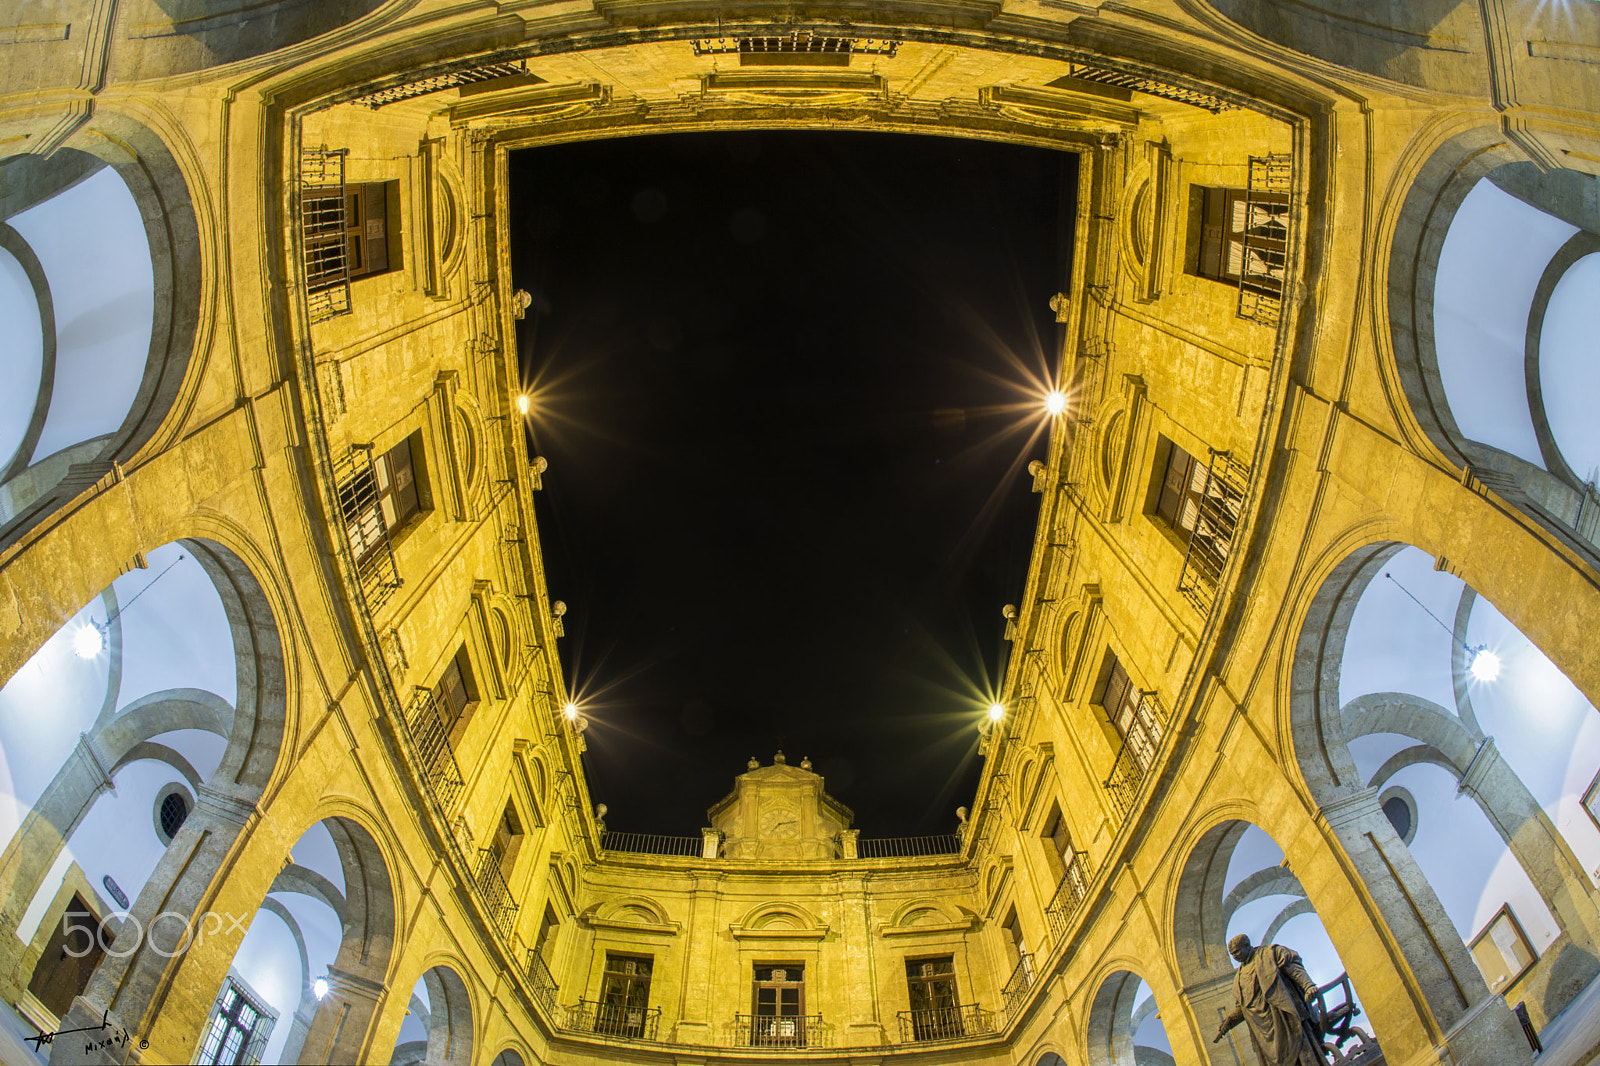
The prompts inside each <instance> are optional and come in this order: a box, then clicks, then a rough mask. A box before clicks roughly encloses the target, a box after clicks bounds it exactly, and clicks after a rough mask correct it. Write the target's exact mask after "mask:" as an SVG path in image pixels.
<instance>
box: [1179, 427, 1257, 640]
mask: <svg viewBox="0 0 1600 1066" xmlns="http://www.w3.org/2000/svg"><path fill="white" fill-rule="evenodd" d="M1249 481H1250V474H1249V471H1248V469H1246V468H1245V467H1244V466H1243V465H1241V464H1239V463H1236V462H1234V461H1233V457H1232V456H1231V455H1229V453H1227V452H1219V451H1217V450H1216V449H1214V448H1213V449H1212V451H1211V457H1210V459H1209V460H1208V461H1207V462H1206V469H1205V481H1204V482H1203V484H1202V486H1201V489H1200V493H1199V496H1198V499H1197V502H1196V510H1197V513H1196V515H1195V521H1194V525H1193V527H1192V528H1191V529H1190V530H1189V544H1188V547H1187V548H1186V549H1185V551H1184V554H1183V571H1182V573H1180V574H1179V575H1178V591H1179V592H1181V593H1183V595H1184V596H1185V597H1186V598H1187V599H1188V600H1189V602H1190V603H1191V604H1193V605H1194V608H1195V610H1197V611H1199V612H1200V613H1201V614H1207V613H1209V612H1210V610H1211V603H1212V600H1213V599H1215V597H1216V593H1217V586H1218V585H1219V584H1221V582H1222V571H1223V568H1224V567H1226V566H1227V564H1228V555H1229V553H1230V552H1232V551H1233V541H1234V536H1235V534H1237V533H1238V531H1239V516H1240V514H1241V513H1242V512H1243V510H1244V494H1245V486H1246V485H1248V484H1249Z"/></svg>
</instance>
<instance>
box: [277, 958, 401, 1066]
mask: <svg viewBox="0 0 1600 1066" xmlns="http://www.w3.org/2000/svg"><path fill="white" fill-rule="evenodd" d="M387 991H388V990H387V989H386V988H385V987H384V985H383V982H382V981H374V980H373V979H372V978H370V977H363V976H361V975H359V974H354V973H349V972H347V971H345V970H339V969H335V968H334V967H332V966H330V967H328V994H327V995H326V996H324V997H322V1001H321V1002H320V1003H318V1004H317V1012H316V1013H315V1014H314V1015H312V1018H311V1025H310V1026H309V1027H308V1028H307V1030H306V1034H305V1036H304V1037H303V1038H302V1042H301V1046H300V1056H299V1058H298V1059H295V1060H292V1061H296V1062H300V1063H315V1064H317V1066H324V1064H327V1063H338V1062H366V1061H367V1060H368V1058H369V1057H370V1056H369V1055H368V1053H367V1052H368V1048H367V1036H368V1034H369V1033H371V1032H372V1029H373V1025H374V1023H375V1022H376V1021H377V1019H378V1012H379V1011H380V1010H381V1009H382V1007H383V1002H384V995H385V993H386V992H387ZM284 1050H285V1052H286V1054H285V1056H284V1058H285V1061H291V1060H289V1059H288V1056H287V1051H288V1049H287V1048H285V1049H284ZM384 1058H387V1053H385V1055H384Z"/></svg>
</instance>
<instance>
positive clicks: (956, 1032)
mask: <svg viewBox="0 0 1600 1066" xmlns="http://www.w3.org/2000/svg"><path fill="white" fill-rule="evenodd" d="M899 1017H900V1042H901V1043H903V1044H909V1043H919V1044H920V1043H925V1042H927V1041H930V1040H962V1039H965V1038H966V1037H969V1036H983V1035H985V1034H987V1033H992V1032H994V1015H993V1014H992V1013H991V1012H989V1011H986V1010H984V1009H983V1008H982V1007H980V1006H978V1005H977V1004H976V1003H966V1004H961V1005H959V1006H954V1007H930V1008H928V1009H927V1010H903V1011H901V1012H900V1015H899Z"/></svg>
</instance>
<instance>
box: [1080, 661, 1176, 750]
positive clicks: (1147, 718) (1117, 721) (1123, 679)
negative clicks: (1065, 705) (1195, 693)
mask: <svg viewBox="0 0 1600 1066" xmlns="http://www.w3.org/2000/svg"><path fill="white" fill-rule="evenodd" d="M1101 678H1102V679H1101V682H1100V687H1099V694H1098V698H1097V699H1096V701H1095V702H1097V703H1099V704H1100V706H1101V708H1103V709H1104V710H1105V712H1106V717H1107V718H1108V719H1110V721H1111V725H1112V727H1113V728H1115V729H1116V731H1117V736H1118V737H1120V738H1121V740H1122V746H1123V749H1124V751H1126V753H1127V754H1128V755H1129V756H1131V757H1132V759H1133V761H1134V762H1135V763H1136V764H1137V765H1138V767H1139V769H1140V770H1148V769H1149V768H1150V764H1151V763H1152V762H1154V761H1155V757H1156V748H1157V746H1158V745H1159V744H1160V742H1161V724H1160V722H1158V721H1157V720H1156V718H1155V715H1154V714H1153V713H1151V711H1150V709H1149V707H1148V706H1146V705H1145V702H1144V701H1143V700H1142V699H1141V698H1140V696H1141V695H1142V694H1141V693H1140V691H1139V690H1138V689H1137V688H1136V687H1134V684H1133V682H1132V681H1131V680H1130V679H1129V677H1128V671H1127V670H1126V669H1124V668H1123V666H1122V663H1120V662H1118V661H1117V657H1116V655H1115V653H1113V652H1109V651H1108V652H1106V665H1105V666H1103V667H1102V668H1101Z"/></svg>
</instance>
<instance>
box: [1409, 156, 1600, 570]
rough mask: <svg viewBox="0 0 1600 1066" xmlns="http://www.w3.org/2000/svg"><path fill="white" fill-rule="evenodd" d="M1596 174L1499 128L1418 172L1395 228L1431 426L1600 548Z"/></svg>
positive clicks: (1412, 376) (1563, 531)
mask: <svg viewBox="0 0 1600 1066" xmlns="http://www.w3.org/2000/svg"><path fill="white" fill-rule="evenodd" d="M1596 182H1600V178H1597V177H1596V176H1595V175H1594V174H1589V173H1584V172H1580V171H1577V170H1559V169H1558V170H1552V171H1549V172H1543V171H1541V170H1539V168H1538V167H1537V166H1536V165H1535V164H1534V163H1531V162H1528V161H1527V160H1526V158H1525V157H1524V156H1522V155H1521V153H1519V152H1517V151H1515V150H1514V148H1513V147H1512V145H1511V144H1510V143H1508V142H1507V141H1506V140H1505V139H1504V138H1503V137H1502V136H1501V135H1500V134H1499V133H1498V132H1497V131H1495V130H1474V131H1470V132H1467V133H1462V134H1460V135H1458V136H1456V137H1454V138H1451V139H1450V140H1448V141H1446V142H1445V143H1444V144H1443V145H1441V146H1440V147H1439V148H1438V149H1437V150H1436V151H1434V153H1433V154H1432V155H1431V156H1430V157H1429V158H1428V160H1427V161H1426V162H1425V163H1424V164H1423V166H1422V167H1421V168H1420V169H1419V170H1418V172H1417V174H1416V177H1415V178H1414V179H1413V181H1412V183H1411V186H1410V188H1409V189H1408V190H1407V192H1406V195H1405V198H1404V200H1403V201H1402V203H1401V206H1400V210H1399V213H1398V216H1397V218H1396V222H1395V230H1394V237H1393V243H1392V244H1391V247H1390V252H1389V263H1388V279H1389V284H1388V290H1389V291H1388V316H1389V325H1390V330H1391V335H1392V338H1393V343H1394V356H1395V372H1396V374H1397V377H1398V381H1399V384H1400V387H1401V388H1402V390H1403V391H1404V392H1405V395H1406V398H1407V400H1408V401H1409V404H1410V407H1411V410H1412V413H1413V414H1414V416H1415V417H1416V419H1417V424H1418V426H1419V428H1421V430H1422V431H1423V432H1424V433H1425V434H1426V435H1427V436H1428V438H1429V439H1430V440H1431V441H1432V443H1433V444H1434V445H1435V446H1436V447H1438V448H1439V450H1440V451H1441V452H1442V453H1443V454H1444V455H1445V456H1446V457H1447V458H1448V459H1449V461H1450V462H1452V463H1454V464H1455V465H1457V466H1460V467H1469V466H1470V467H1471V469H1472V471H1473V473H1474V474H1475V475H1476V476H1477V477H1479V479H1480V480H1483V481H1485V482H1487V483H1490V484H1492V486H1493V487H1494V488H1495V489H1496V491H1498V492H1500V493H1501V494H1502V495H1504V496H1506V497H1507V498H1509V499H1511V500H1513V501H1514V502H1515V503H1517V504H1518V505H1519V506H1520V507H1521V508H1522V510H1523V512H1524V513H1526V514H1528V515H1529V516H1530V517H1531V518H1533V519H1534V520H1535V521H1537V522H1539V523H1541V524H1543V525H1544V526H1546V527H1547V528H1549V529H1551V530H1553V531H1556V532H1558V533H1559V534H1560V535H1561V536H1563V537H1565V538H1568V539H1570V540H1572V541H1574V542H1575V543H1577V544H1579V545H1581V546H1582V547H1583V548H1584V550H1586V551H1588V552H1589V553H1590V554H1591V555H1593V554H1596V553H1597V551H1600V548H1597V545H1600V496H1597V494H1596V489H1595V487H1594V485H1593V484H1591V482H1592V481H1593V480H1594V477H1595V475H1596V474H1597V473H1600V433H1597V432H1596V431H1594V430H1593V427H1592V419H1590V418H1589V417H1588V412H1589V411H1590V410H1592V408H1593V404H1594V402H1595V399H1596V398H1597V397H1600V372H1597V371H1595V369H1594V367H1593V360H1592V359H1588V358H1586V355H1587V351H1586V347H1585V342H1584V338H1585V337H1586V336H1587V335H1588V334H1587V332H1586V331H1587V329H1588V328H1592V325H1593V321H1592V320H1593V317H1594V312H1593V310H1592V308H1593V306H1594V305H1595V303H1596V294H1595V293H1594V292H1591V291H1589V290H1590V289H1591V288H1595V287H1600V258H1596V256H1597V255H1600V211H1597V210H1596V209H1595V207H1594V206H1593V205H1594V202H1595V199H1594V196H1595V192H1594V190H1595V184H1596Z"/></svg>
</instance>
